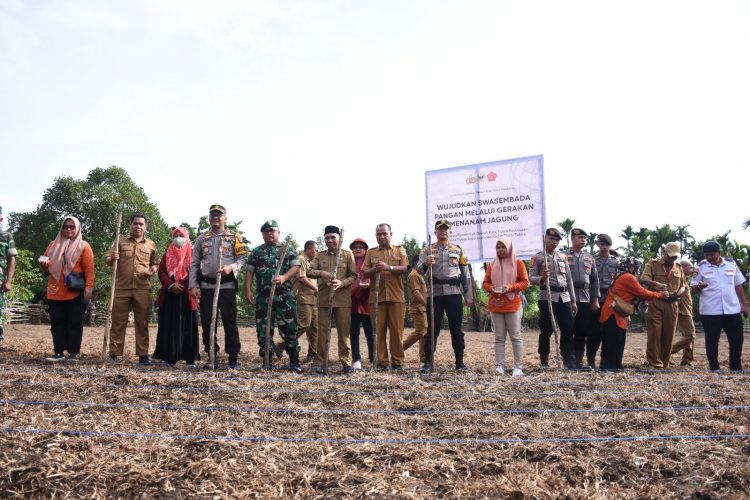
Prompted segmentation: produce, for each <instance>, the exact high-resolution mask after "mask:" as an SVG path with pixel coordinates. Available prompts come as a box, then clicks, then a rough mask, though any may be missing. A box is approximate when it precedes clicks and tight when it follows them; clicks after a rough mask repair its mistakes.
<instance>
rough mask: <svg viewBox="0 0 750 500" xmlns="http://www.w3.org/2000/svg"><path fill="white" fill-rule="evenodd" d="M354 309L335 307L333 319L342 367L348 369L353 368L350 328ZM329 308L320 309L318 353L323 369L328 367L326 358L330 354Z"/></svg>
mask: <svg viewBox="0 0 750 500" xmlns="http://www.w3.org/2000/svg"><path fill="white" fill-rule="evenodd" d="M351 314H352V308H351V307H334V308H333V317H334V319H335V320H336V334H337V335H338V337H339V344H338V349H339V361H340V362H341V366H342V367H344V368H346V367H347V366H352V348H351V343H350V341H349V326H350V325H351V322H352V317H351ZM328 324H329V323H328V308H327V307H319V308H318V345H317V347H316V349H317V351H318V365H319V366H321V367H323V366H325V365H326V363H325V361H326V359H325V356H326V354H328V351H327V349H326V348H327V345H326V344H327V343H328V342H326V341H327V340H328V339H327V336H328Z"/></svg>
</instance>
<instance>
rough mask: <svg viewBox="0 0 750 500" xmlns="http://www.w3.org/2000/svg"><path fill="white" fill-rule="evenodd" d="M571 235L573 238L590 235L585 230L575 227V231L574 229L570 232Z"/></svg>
mask: <svg viewBox="0 0 750 500" xmlns="http://www.w3.org/2000/svg"><path fill="white" fill-rule="evenodd" d="M570 235H571V236H588V233H586V231H584V230H583V229H580V228H577V227H574V228H573V229H572V230H571V231H570Z"/></svg>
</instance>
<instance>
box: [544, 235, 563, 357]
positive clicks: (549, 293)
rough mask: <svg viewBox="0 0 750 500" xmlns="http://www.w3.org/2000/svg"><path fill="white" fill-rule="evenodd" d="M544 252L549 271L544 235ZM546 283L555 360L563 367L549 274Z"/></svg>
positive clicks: (545, 266)
mask: <svg viewBox="0 0 750 500" xmlns="http://www.w3.org/2000/svg"><path fill="white" fill-rule="evenodd" d="M542 253H543V254H544V268H545V269H546V270H547V272H549V265H548V264H547V246H546V245H545V241H544V237H542ZM544 285H545V288H546V290H547V307H548V308H549V320H550V322H551V323H552V333H553V334H554V337H555V361H556V362H557V367H558V368H562V359H561V357H560V330H558V329H557V321H555V313H554V310H553V309H552V289H551V288H550V285H549V274H548V275H547V279H546V280H544Z"/></svg>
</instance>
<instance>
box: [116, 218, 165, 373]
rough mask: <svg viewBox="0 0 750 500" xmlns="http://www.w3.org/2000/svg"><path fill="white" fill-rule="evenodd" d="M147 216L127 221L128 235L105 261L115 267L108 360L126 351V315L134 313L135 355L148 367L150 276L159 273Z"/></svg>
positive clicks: (121, 239)
mask: <svg viewBox="0 0 750 500" xmlns="http://www.w3.org/2000/svg"><path fill="white" fill-rule="evenodd" d="M145 233H146V216H145V215H144V214H142V213H140V212H139V213H135V214H133V215H132V216H131V217H130V235H129V236H128V237H127V238H120V240H119V244H118V246H117V248H116V249H115V248H114V247H113V248H111V249H110V251H109V254H107V256H106V257H105V262H106V263H107V265H108V266H111V265H113V264H114V262H115V261H118V263H117V276H116V277H115V299H114V302H113V303H112V329H111V333H110V340H109V357H110V358H112V360H113V361H117V358H118V357H119V356H122V355H123V351H124V347H125V329H126V328H127V326H128V314H129V313H130V309H131V308H132V309H133V317H134V319H135V353H136V354H137V355H138V362H139V363H140V364H142V365H150V364H151V360H150V359H149V357H148V349H149V345H148V314H149V311H150V309H151V276H152V275H153V274H154V273H155V272H156V271H157V270H158V269H159V258H158V256H157V255H156V245H155V244H154V242H153V241H151V240H150V239H148V238H146V236H145Z"/></svg>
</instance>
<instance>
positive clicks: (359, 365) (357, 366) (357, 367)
mask: <svg viewBox="0 0 750 500" xmlns="http://www.w3.org/2000/svg"><path fill="white" fill-rule="evenodd" d="M352 368H354V369H355V370H361V369H362V362H361V361H355V362H354V363H352Z"/></svg>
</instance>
